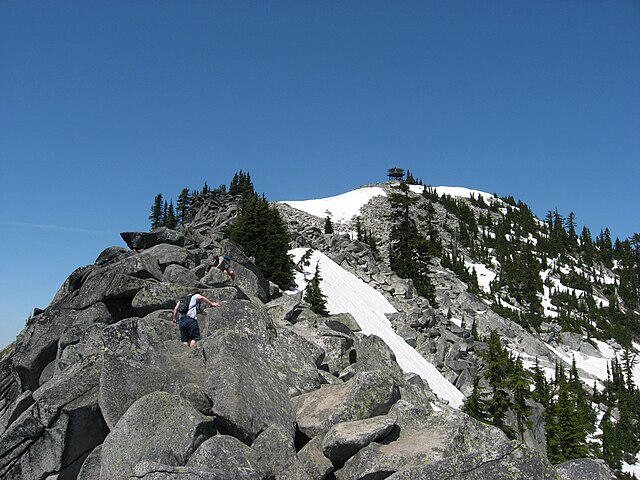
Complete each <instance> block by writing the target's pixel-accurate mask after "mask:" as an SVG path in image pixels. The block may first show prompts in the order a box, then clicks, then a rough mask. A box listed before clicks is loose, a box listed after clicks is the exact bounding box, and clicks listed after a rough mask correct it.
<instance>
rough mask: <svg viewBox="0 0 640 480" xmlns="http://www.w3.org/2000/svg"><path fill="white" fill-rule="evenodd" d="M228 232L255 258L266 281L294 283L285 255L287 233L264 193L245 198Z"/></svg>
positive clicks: (287, 239)
mask: <svg viewBox="0 0 640 480" xmlns="http://www.w3.org/2000/svg"><path fill="white" fill-rule="evenodd" d="M228 233H229V236H230V237H231V239H232V240H233V241H234V242H236V243H238V244H239V245H240V246H242V248H243V249H244V252H245V254H247V255H248V256H251V257H253V258H254V259H255V264H256V266H257V267H258V268H259V269H260V270H261V271H262V274H263V275H264V276H265V278H266V279H267V280H270V281H272V282H273V283H275V284H276V285H278V286H279V287H280V288H282V289H285V290H286V289H288V288H290V287H292V286H293V285H294V284H295V283H294V278H293V269H294V264H293V260H291V257H290V256H289V254H288V251H289V241H290V236H289V232H288V230H287V227H286V225H285V223H284V221H283V220H282V217H281V216H280V213H279V212H278V209H277V208H275V207H272V206H271V205H270V204H269V202H268V201H267V200H266V198H264V196H263V197H258V196H256V195H253V196H250V197H248V198H247V199H246V200H245V202H244V203H243V205H242V207H241V210H240V213H239V214H238V220H237V222H236V223H235V225H233V226H231V227H230V228H229V230H228Z"/></svg>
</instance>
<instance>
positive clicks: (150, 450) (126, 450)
mask: <svg viewBox="0 0 640 480" xmlns="http://www.w3.org/2000/svg"><path fill="white" fill-rule="evenodd" d="M214 433H215V428H214V422H213V418H212V417H206V416H204V415H202V414H201V413H199V412H197V411H196V410H195V409H194V408H193V407H192V406H191V405H190V404H189V402H187V401H186V400H184V399H182V398H180V397H179V396H177V395H172V394H169V393H166V392H154V393H150V394H149V395H146V396H144V397H142V398H140V399H139V400H137V401H136V402H135V403H134V404H133V405H131V407H130V408H129V409H128V410H127V412H126V413H125V414H124V415H123V416H122V418H121V419H120V420H119V421H118V423H117V424H116V425H115V427H114V428H113V430H112V431H111V433H110V434H109V435H108V436H107V438H106V439H105V441H104V443H103V445H102V453H101V468H100V479H101V480H121V479H124V478H128V477H129V476H130V475H133V472H134V468H135V466H136V465H137V464H138V463H139V462H142V461H152V462H157V463H160V464H163V465H172V466H179V465H185V464H186V463H187V461H188V459H189V457H191V455H192V454H193V452H195V451H196V449H197V448H198V447H199V446H200V445H201V444H202V443H203V442H204V441H205V440H206V439H207V438H209V437H211V436H212V435H213V434H214Z"/></svg>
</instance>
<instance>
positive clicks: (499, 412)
mask: <svg viewBox="0 0 640 480" xmlns="http://www.w3.org/2000/svg"><path fill="white" fill-rule="evenodd" d="M485 341H486V342H487V345H488V347H489V348H488V351H487V352H485V353H484V354H482V357H483V359H484V360H485V361H486V362H487V365H486V367H485V378H486V379H487V380H488V382H489V387H490V388H491V393H492V396H491V399H490V401H489V408H488V410H489V416H490V419H491V423H492V424H493V425H495V426H496V427H498V428H500V429H501V430H502V431H504V432H505V433H506V434H507V435H508V436H509V437H510V438H514V437H515V432H514V431H513V430H512V429H511V428H510V427H509V426H508V425H507V424H506V423H505V418H506V415H507V412H508V411H509V409H510V408H511V406H512V404H511V401H510V399H509V394H508V392H507V390H506V389H507V388H508V386H509V377H510V375H511V364H510V359H509V353H508V352H507V351H506V350H505V349H504V348H503V347H502V340H501V338H500V335H499V334H498V332H497V331H496V330H491V332H490V333H489V338H488V339H486V340H485Z"/></svg>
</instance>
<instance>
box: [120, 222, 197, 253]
mask: <svg viewBox="0 0 640 480" xmlns="http://www.w3.org/2000/svg"><path fill="white" fill-rule="evenodd" d="M120 236H121V237H122V239H123V240H124V242H125V243H126V244H127V246H128V247H129V248H130V249H131V250H142V249H146V248H150V247H153V246H155V245H159V244H162V243H165V244H172V245H179V246H184V244H185V237H184V235H183V234H181V233H180V232H177V231H176V230H171V229H169V228H167V227H160V228H156V229H154V230H152V231H151V232H122V233H121V234H120Z"/></svg>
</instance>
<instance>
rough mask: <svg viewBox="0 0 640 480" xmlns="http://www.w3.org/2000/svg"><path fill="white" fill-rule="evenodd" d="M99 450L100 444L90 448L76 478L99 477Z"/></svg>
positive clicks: (91, 478) (80, 479)
mask: <svg viewBox="0 0 640 480" xmlns="http://www.w3.org/2000/svg"><path fill="white" fill-rule="evenodd" d="M101 452H102V445H98V446H97V447H96V448H94V449H93V450H91V453H90V454H89V455H88V456H87V458H86V459H85V461H84V462H83V463H82V467H81V468H80V472H79V473H78V478H77V480H96V479H99V478H100V456H101Z"/></svg>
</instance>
